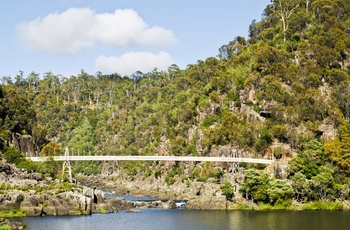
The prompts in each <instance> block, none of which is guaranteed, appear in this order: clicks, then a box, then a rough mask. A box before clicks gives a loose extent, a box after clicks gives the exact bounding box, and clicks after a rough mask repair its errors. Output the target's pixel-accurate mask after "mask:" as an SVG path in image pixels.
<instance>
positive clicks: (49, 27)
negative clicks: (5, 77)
mask: <svg viewBox="0 0 350 230" xmlns="http://www.w3.org/2000/svg"><path fill="white" fill-rule="evenodd" d="M17 32H18V35H19V37H20V38H21V39H22V40H23V41H24V45H25V47H26V48H28V49H31V50H39V51H44V52H50V53H54V54H69V55H74V54H77V53H79V52H81V51H83V50H85V49H88V48H90V47H92V46H93V45H94V44H103V45H108V46H113V47H129V46H132V45H141V46H147V47H153V48H161V47H164V46H169V45H172V44H173V43H175V42H176V38H175V36H174V34H173V32H172V31H171V30H167V29H164V28H161V27H158V26H149V25H147V24H146V23H145V22H144V21H143V19H142V18H141V17H140V16H139V15H138V14H137V12H135V11H134V10H132V9H125V10H121V9H117V10H116V11H115V12H114V13H104V14H97V13H95V12H94V11H93V10H91V9H89V8H70V9H68V10H66V11H64V12H62V13H57V12H56V13H52V14H49V15H47V16H45V17H43V18H37V19H35V20H32V21H29V22H23V23H21V24H19V25H17Z"/></svg>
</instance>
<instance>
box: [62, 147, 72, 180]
mask: <svg viewBox="0 0 350 230" xmlns="http://www.w3.org/2000/svg"><path fill="white" fill-rule="evenodd" d="M65 174H68V180H69V182H71V183H72V182H73V177H72V169H71V167H70V161H69V149H68V147H66V150H65V152H64V161H63V166H62V179H61V181H62V182H63V180H64V176H65Z"/></svg>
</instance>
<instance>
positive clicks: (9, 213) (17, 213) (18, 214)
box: [0, 208, 27, 218]
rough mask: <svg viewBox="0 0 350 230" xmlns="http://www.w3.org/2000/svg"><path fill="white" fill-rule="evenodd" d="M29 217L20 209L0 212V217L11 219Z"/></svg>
mask: <svg viewBox="0 0 350 230" xmlns="http://www.w3.org/2000/svg"><path fill="white" fill-rule="evenodd" d="M24 216H27V213H26V212H25V211H22V210H19V208H13V209H12V210H10V211H0V217H3V218H11V217H24Z"/></svg>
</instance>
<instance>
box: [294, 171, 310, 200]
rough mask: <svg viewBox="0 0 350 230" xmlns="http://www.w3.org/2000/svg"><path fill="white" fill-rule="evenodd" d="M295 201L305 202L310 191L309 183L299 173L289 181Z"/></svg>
mask: <svg viewBox="0 0 350 230" xmlns="http://www.w3.org/2000/svg"><path fill="white" fill-rule="evenodd" d="M290 180H291V182H292V186H293V189H294V193H295V195H296V200H297V201H305V200H306V198H307V195H308V193H309V190H310V182H309V180H307V178H306V176H305V175H304V174H302V173H301V172H297V173H296V174H295V175H294V176H293V177H292V178H291V179H290Z"/></svg>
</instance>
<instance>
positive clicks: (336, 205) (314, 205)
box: [302, 201, 344, 211]
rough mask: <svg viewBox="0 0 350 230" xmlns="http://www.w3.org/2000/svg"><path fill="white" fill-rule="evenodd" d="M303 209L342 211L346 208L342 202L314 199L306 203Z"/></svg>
mask: <svg viewBox="0 0 350 230" xmlns="http://www.w3.org/2000/svg"><path fill="white" fill-rule="evenodd" d="M302 209H303V210H308V211H319V210H322V211H341V210H343V209H344V206H343V204H342V203H340V202H332V201H314V202H310V203H306V204H304V205H303V207H302Z"/></svg>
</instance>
